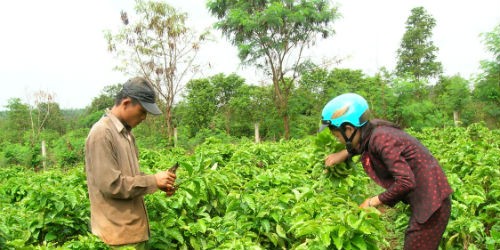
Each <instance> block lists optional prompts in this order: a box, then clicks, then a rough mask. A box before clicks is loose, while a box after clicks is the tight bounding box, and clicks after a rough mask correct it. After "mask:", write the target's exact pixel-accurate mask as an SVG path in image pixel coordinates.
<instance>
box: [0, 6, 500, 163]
mask: <svg viewBox="0 0 500 250" xmlns="http://www.w3.org/2000/svg"><path fill="white" fill-rule="evenodd" d="M223 2H224V1H223ZM233 2H234V4H232V5H221V3H222V2H220V1H217V0H212V1H209V4H208V8H209V9H210V11H211V13H213V14H214V15H215V16H216V17H217V18H218V20H219V22H218V23H217V25H216V27H217V28H219V29H221V30H222V31H223V33H224V34H226V35H227V36H228V38H230V39H232V40H233V44H234V45H236V46H237V47H238V49H239V53H240V58H241V59H242V62H245V63H247V64H253V65H255V66H258V67H257V68H260V69H262V70H263V72H267V73H268V75H269V76H270V78H271V80H269V82H267V83H260V84H256V83H249V82H246V80H245V78H243V77H242V76H239V75H237V74H229V75H225V74H222V73H221V74H215V75H212V76H209V77H202V78H191V79H190V80H186V81H185V83H183V81H182V79H186V78H185V77H184V75H183V74H184V73H185V72H186V70H188V69H189V68H190V67H194V68H196V66H195V65H194V64H193V63H192V60H193V58H194V57H195V56H196V53H197V51H198V50H199V49H200V47H199V46H201V44H202V41H203V40H204V39H205V38H204V36H205V35H206V33H204V34H203V36H193V34H192V33H190V30H189V29H187V28H186V29H185V28H183V27H185V19H186V16H185V15H182V13H181V14H179V13H177V12H176V11H175V9H173V8H171V7H169V6H168V5H166V4H164V3H157V2H144V1H138V2H137V3H138V6H139V7H140V8H138V9H137V10H138V13H137V14H138V16H139V21H138V22H139V23H140V24H141V25H138V24H135V23H134V22H133V20H132V19H131V18H130V19H129V17H128V16H127V15H126V13H123V12H122V13H121V17H122V21H123V23H124V30H122V31H121V32H120V33H119V34H111V33H107V34H106V38H107V39H108V42H109V46H110V51H111V52H112V53H117V55H123V53H121V52H120V53H118V51H121V49H120V48H122V49H123V50H128V51H129V52H130V51H131V52H132V54H134V52H135V55H139V56H137V57H134V60H132V61H130V62H129V64H130V65H131V66H130V67H125V66H121V67H119V68H121V69H122V70H123V71H124V72H127V74H130V75H134V74H135V75H137V74H138V75H143V76H146V77H147V78H148V79H150V80H151V81H153V82H154V85H155V86H156V90H157V91H158V92H159V98H158V100H159V102H160V106H161V107H163V109H164V115H162V116H158V117H153V116H149V117H148V119H147V120H145V121H144V122H143V124H141V126H139V127H137V128H136V129H135V130H134V133H135V134H136V136H137V137H139V138H141V139H140V140H138V142H139V144H140V145H141V146H148V147H163V148H165V147H167V148H169V147H173V146H174V141H173V140H172V139H173V136H174V135H176V136H177V137H176V139H177V142H178V144H177V146H181V147H186V148H192V147H195V146H196V145H197V144H199V143H202V142H203V141H204V140H205V139H206V138H209V137H210V138H217V139H218V140H227V141H228V142H229V141H231V140H235V138H236V139H237V138H245V137H246V138H250V139H253V137H254V136H255V130H256V128H258V131H259V136H260V139H262V140H281V139H289V138H302V137H304V136H307V135H313V134H315V133H316V131H317V129H318V127H319V120H320V113H321V109H322V107H323V106H324V104H325V103H327V102H328V101H329V100H330V99H331V98H333V97H334V96H336V95H339V94H341V93H345V92H356V93H359V94H361V95H363V96H365V97H366V99H367V100H368V103H369V105H370V108H371V111H372V114H373V116H374V117H377V118H383V119H387V120H391V121H394V122H396V123H398V124H399V125H401V126H403V127H411V128H413V129H417V130H418V129H423V128H426V127H446V126H467V125H469V124H472V123H476V122H484V123H485V124H486V125H487V126H488V127H490V128H499V127H500V24H499V25H497V26H496V27H495V28H494V29H493V30H492V31H491V32H487V33H485V34H482V38H483V41H484V44H485V45H486V49H487V50H488V51H489V52H491V54H492V56H493V57H492V58H493V59H491V60H487V59H486V60H484V61H482V62H481V66H480V67H481V68H480V72H478V73H477V74H476V76H475V77H472V78H471V79H466V78H464V77H462V76H460V75H454V76H446V75H443V73H442V65H441V63H439V62H437V61H436V57H435V54H436V52H437V50H438V48H437V47H436V46H434V45H433V43H432V39H431V37H432V28H433V27H434V26H435V20H434V19H433V18H432V16H430V15H429V14H428V13H427V12H426V11H425V9H423V8H422V7H417V8H414V9H413V10H412V13H411V15H410V17H409V18H408V20H407V23H406V32H405V34H404V36H403V38H402V41H401V47H400V48H399V49H398V51H397V52H398V53H397V54H398V61H397V66H396V69H395V70H394V71H393V72H391V71H390V70H388V69H385V68H382V69H380V70H379V72H378V73H376V74H375V75H373V76H369V75H366V74H365V73H363V72H362V71H361V70H358V69H346V68H330V67H326V66H324V65H317V64H315V63H314V62H312V60H308V59H306V58H303V59H300V60H298V59H297V60H292V62H291V63H289V64H287V63H285V61H283V60H281V59H283V58H285V57H287V56H290V55H289V54H287V53H288V52H290V51H291V50H293V49H296V51H298V54H297V53H296V54H294V55H295V56H299V57H300V55H301V51H302V50H303V49H305V48H306V47H307V46H309V45H311V43H312V41H314V39H316V38H318V35H319V36H320V37H319V38H318V39H320V38H321V37H324V38H326V37H328V35H329V34H330V33H329V32H330V31H331V27H329V26H325V25H326V24H330V23H331V22H333V21H334V20H335V19H336V17H337V15H338V13H337V10H336V9H335V8H333V7H330V6H329V5H328V1H300V3H301V4H302V5H300V6H299V5H298V4H297V3H298V2H297V3H296V1H285V2H284V3H281V4H280V3H278V2H274V1H260V2H259V3H258V4H255V5H251V4H246V3H247V1H243V0H241V1H233ZM315 4H317V5H315ZM317 8H320V9H321V10H322V12H320V13H322V15H324V16H323V17H321V18H320V17H314V18H317V19H314V18H313V17H307V15H306V16H300V13H302V14H303V13H309V11H304V10H307V9H311V10H312V9H317ZM164 9H165V11H162V10H164ZM271 10H272V11H271ZM301 10H302V11H301ZM236 12H237V13H253V15H243V14H242V15H239V17H240V18H242V19H241V20H239V19H238V20H233V19H231V20H229V19H228V18H234V17H235V16H234V15H228V14H229V13H233V14H234V13H236ZM273 13H274V14H273ZM141 15H144V16H147V18H146V17H144V18H142V19H141ZM155 16H158V18H155ZM253 16H260V17H261V19H258V20H253V19H252V18H253ZM287 16H293V17H294V18H295V19H293V20H288V19H287V20H286V22H284V21H283V22H281V21H279V20H281V19H286V17H287ZM160 17H161V18H160ZM266 18H268V21H267V22H266V25H267V26H262V27H261V28H262V29H263V30H260V31H258V32H244V33H240V32H242V31H246V30H247V28H248V27H245V25H249V24H251V23H252V22H254V23H253V25H257V26H259V23H258V22H260V21H263V20H266ZM160 20H163V21H160ZM141 21H142V22H141ZM146 21H148V22H149V24H148V23H147V22H146ZM231 25H234V26H231ZM259 27H260V26H259ZM284 27H288V28H289V29H292V30H291V31H290V32H295V34H298V33H300V32H302V36H293V37H290V36H291V34H286V33H280V39H281V40H279V39H278V40H273V39H275V37H273V36H272V34H273V30H280V28H284ZM174 28H175V29H174ZM148 29H153V30H151V32H153V33H151V32H149V31H148ZM280 31H282V30H280ZM151 34H157V35H156V36H151ZM189 34H190V35H189ZM265 34H267V35H269V36H270V37H268V38H264V37H263V35H265ZM162 35H163V37H166V38H168V39H165V40H162V39H157V40H154V41H153V40H151V41H149V42H148V39H153V38H152V37H155V38H158V37H160V38H161V37H162ZM184 35H186V36H187V37H188V38H193V37H194V38H195V39H194V40H193V39H187V40H186V39H184V38H182V39H181V37H183V36H184ZM300 39H303V40H300ZM284 40H287V41H289V42H291V43H293V44H294V45H293V46H291V45H288V44H286V43H283V41H284ZM279 41H282V42H281V43H280V42H279ZM183 43H184V44H183ZM186 43H188V44H190V46H191V47H189V48H191V50H188V52H186V53H192V54H190V56H188V57H187V59H186V58H185V59H182V58H177V59H176V60H179V62H177V64H176V60H173V61H168V62H167V61H165V60H162V59H168V58H172V56H171V55H173V54H176V53H177V52H180V51H181V50H179V51H177V50H176V49H180V48H182V46H180V45H186ZM148 45H149V46H150V47H148ZM127 46H128V47H127ZM162 46H164V48H169V50H162V49H159V48H161V47H162ZM249 46H250V47H249ZM252 46H253V47H252ZM154 50H156V51H154ZM162 51H163V53H165V54H161V53H160V52H162ZM169 55H170V56H169ZM266 55H267V56H266ZM269 56H270V57H269ZM291 58H293V57H291ZM295 58H297V57H295ZM174 59H175V58H174ZM273 60H278V61H273ZM181 61H182V62H183V63H181ZM176 65H177V66H178V67H177V66H176ZM179 70H180V71H179ZM120 88H121V85H120V84H114V85H109V86H106V87H104V88H103V90H102V92H101V93H100V94H99V96H97V97H94V98H93V99H92V102H91V103H90V104H89V106H87V107H85V108H84V109H81V110H61V109H60V107H59V104H58V103H56V102H55V101H54V100H53V98H51V95H50V94H46V93H38V94H37V98H35V102H34V103H32V104H30V103H23V102H22V101H21V99H19V98H12V99H11V100H10V101H9V103H8V105H7V106H6V107H5V108H6V111H4V112H1V113H0V129H1V130H0V131H1V132H0V146H1V149H0V163H1V164H20V165H26V166H32V167H40V166H41V162H42V161H44V160H47V161H49V162H50V163H53V164H55V165H60V166H71V165H73V164H76V163H78V162H82V159H83V145H84V141H85V137H86V135H87V133H88V130H89V128H90V127H91V126H92V124H93V123H94V122H96V121H97V120H98V119H99V118H100V117H101V116H102V115H103V113H104V111H105V109H106V108H109V107H111V106H112V105H113V103H114V96H115V94H116V93H117V92H118V91H119V90H120ZM41 141H45V142H46V143H47V145H49V147H50V148H51V149H52V150H51V151H50V152H49V155H48V156H47V159H42V157H41V156H40V145H41V144H40V143H41Z"/></svg>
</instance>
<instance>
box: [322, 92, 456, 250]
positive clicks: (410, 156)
mask: <svg viewBox="0 0 500 250" xmlns="http://www.w3.org/2000/svg"><path fill="white" fill-rule="evenodd" d="M321 122H322V127H321V129H320V131H321V130H323V129H324V128H326V127H328V128H329V129H330V131H331V133H332V134H333V135H334V136H335V137H336V138H337V139H338V140H339V141H340V142H341V143H343V144H345V145H346V150H342V151H340V152H336V153H333V154H330V155H328V156H327V158H326V160H325V165H326V166H327V167H330V166H332V165H335V164H338V163H341V162H343V161H345V160H346V159H348V158H350V157H351V156H353V155H361V163H362V165H363V169H364V170H365V172H366V174H367V175H368V176H369V177H370V178H371V179H373V180H374V181H375V182H376V183H377V184H378V185H380V186H382V187H383V188H385V191H384V192H382V193H380V194H378V195H376V196H373V197H369V198H367V199H365V201H364V202H363V203H361V205H360V207H361V208H366V207H377V206H380V205H382V204H385V205H389V206H394V205H395V204H396V203H398V202H399V201H402V202H405V203H407V204H409V205H410V208H411V217H410V221H409V224H408V227H407V229H406V233H405V242H404V249H426V250H427V249H438V246H439V242H440V240H441V237H442V235H443V233H444V230H445V228H446V225H447V224H448V220H449V218H450V211H451V202H450V195H451V194H452V192H453V190H452V189H451V187H450V185H449V183H448V180H447V178H446V176H445V174H444V172H443V170H442V169H441V167H440V165H439V163H438V162H437V160H436V159H435V158H434V157H433V156H432V154H431V153H430V152H429V150H428V149H427V148H426V147H425V146H423V145H422V144H421V143H420V142H419V141H418V140H417V139H415V138H414V137H412V136H410V135H409V134H407V133H406V132H404V131H403V130H402V129H400V128H399V127H397V126H396V125H395V124H393V123H390V122H388V121H384V120H371V121H370V120H369V110H368V103H367V102H366V100H365V99H364V98H363V97H361V96H360V95H357V94H354V93H347V94H342V95H340V96H337V97H335V98H334V99H332V100H331V101H330V102H328V103H327V104H326V105H325V107H324V108H323V112H322V119H321Z"/></svg>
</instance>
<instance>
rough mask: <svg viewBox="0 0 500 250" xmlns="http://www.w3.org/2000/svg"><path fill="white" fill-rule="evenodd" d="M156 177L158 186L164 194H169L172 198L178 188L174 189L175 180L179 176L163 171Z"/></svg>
mask: <svg viewBox="0 0 500 250" xmlns="http://www.w3.org/2000/svg"><path fill="white" fill-rule="evenodd" d="M155 177H156V186H158V188H159V189H160V190H162V191H164V192H166V193H167V196H171V195H173V194H174V193H175V190H176V188H175V187H174V185H175V179H176V178H177V176H176V175H175V173H172V172H170V171H168V170H167V171H161V172H159V173H157V174H155Z"/></svg>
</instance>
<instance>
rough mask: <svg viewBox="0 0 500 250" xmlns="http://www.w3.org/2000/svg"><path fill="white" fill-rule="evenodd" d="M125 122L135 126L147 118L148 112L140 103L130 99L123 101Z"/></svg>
mask: <svg viewBox="0 0 500 250" xmlns="http://www.w3.org/2000/svg"><path fill="white" fill-rule="evenodd" d="M123 104H124V105H125V107H124V109H125V110H124V111H125V112H124V113H125V117H124V120H125V122H126V123H127V124H128V125H129V126H130V127H132V128H135V127H136V126H137V125H139V124H140V123H141V122H142V121H143V120H144V119H146V117H147V115H148V112H147V111H146V110H145V109H144V108H143V107H142V106H141V104H140V103H133V102H132V101H131V100H130V99H129V100H128V101H124V103H123Z"/></svg>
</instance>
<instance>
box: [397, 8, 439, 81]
mask: <svg viewBox="0 0 500 250" xmlns="http://www.w3.org/2000/svg"><path fill="white" fill-rule="evenodd" d="M435 26H436V20H435V19H434V18H433V17H432V16H431V15H430V14H429V13H427V11H426V10H425V9H424V8H423V7H416V8H413V9H412V10H411V15H410V17H408V20H407V21H406V32H405V33H404V35H403V39H402V40H401V47H400V48H399V49H398V50H397V58H398V61H397V65H396V75H397V76H399V77H402V76H405V75H406V74H407V73H410V74H412V75H413V76H414V77H415V78H416V79H417V80H421V79H429V78H432V77H438V76H439V75H440V74H441V73H442V71H443V69H442V65H441V63H440V62H438V61H436V53H437V51H438V48H437V47H436V46H435V45H434V43H433V42H432V40H431V38H432V29H433V28H434V27H435Z"/></svg>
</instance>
